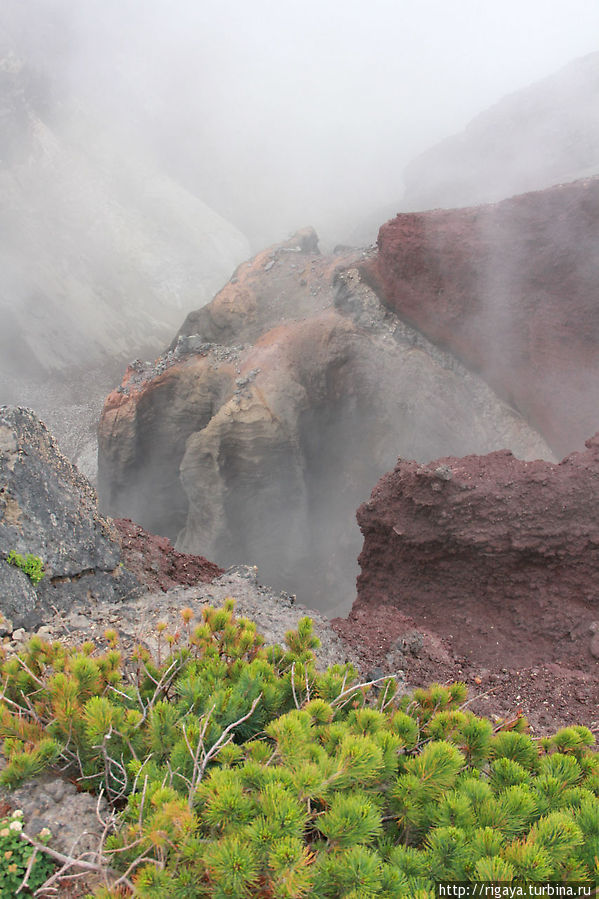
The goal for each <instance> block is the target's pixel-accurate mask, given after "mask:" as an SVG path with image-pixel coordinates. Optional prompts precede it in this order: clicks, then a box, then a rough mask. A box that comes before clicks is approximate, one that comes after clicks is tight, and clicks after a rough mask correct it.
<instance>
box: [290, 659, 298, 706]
mask: <svg viewBox="0 0 599 899" xmlns="http://www.w3.org/2000/svg"><path fill="white" fill-rule="evenodd" d="M291 692H292V693H293V701H294V703H295V707H296V709H299V707H300V704H299V702H298V701H297V694H296V692H295V662H293V664H292V665H291Z"/></svg>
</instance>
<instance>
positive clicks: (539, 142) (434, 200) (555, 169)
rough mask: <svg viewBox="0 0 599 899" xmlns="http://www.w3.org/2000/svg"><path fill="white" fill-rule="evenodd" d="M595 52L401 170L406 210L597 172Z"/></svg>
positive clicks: (480, 199) (492, 197)
mask: <svg viewBox="0 0 599 899" xmlns="http://www.w3.org/2000/svg"><path fill="white" fill-rule="evenodd" d="M598 108H599V53H592V54H590V55H589V56H585V57H583V58H582V59H578V60H575V61H574V62H572V63H570V64H569V65H568V66H566V67H565V68H563V69H562V70H560V71H559V72H556V73H555V74H554V75H551V76H550V77H548V78H545V79H543V80H542V81H539V82H537V83H536V84H533V85H531V86H530V87H528V88H525V89H524V90H520V91H518V92H517V93H514V94H511V95H509V96H507V97H504V99H502V100H501V101H500V102H499V103H497V104H496V105H495V106H493V107H492V108H491V109H488V110H487V111H485V112H483V113H481V115H479V116H477V117H476V118H475V119H473V121H472V122H471V123H470V124H469V125H468V127H467V128H466V130H465V131H463V132H462V133H461V134H457V135H455V136H454V137H450V138H448V139H447V140H444V141H443V142H442V143H440V144H438V145H437V146H435V147H432V148H431V149H430V150H428V151H427V152H426V153H423V154H422V155H421V156H419V157H418V158H417V159H415V160H414V161H413V162H412V163H411V164H410V165H409V166H408V167H407V169H406V171H405V175H404V178H405V184H406V190H405V194H404V197H403V200H402V202H401V208H402V209H405V210H417V209H432V208H436V207H439V206H442V207H445V208H452V207H455V206H474V205H477V204H479V203H489V202H494V201H496V200H501V199H503V198H505V197H511V196H513V195H514V194H520V193H524V192H525V191H530V190H537V189H539V188H542V187H549V186H551V185H552V184H557V183H559V182H564V181H573V180H575V179H577V178H584V177H587V176H589V175H595V174H597V173H599V116H598V115H597V109H598Z"/></svg>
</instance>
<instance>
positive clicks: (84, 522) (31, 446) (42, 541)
mask: <svg viewBox="0 0 599 899" xmlns="http://www.w3.org/2000/svg"><path fill="white" fill-rule="evenodd" d="M11 550H14V551H15V552H16V553H18V554H20V555H22V556H25V557H26V556H27V555H29V554H31V555H33V556H37V557H39V558H41V560H42V563H43V565H44V572H45V574H44V577H43V579H42V580H41V581H40V582H39V583H38V584H37V585H34V584H33V583H32V582H31V581H30V580H29V578H28V577H27V575H25V574H24V573H23V572H22V571H21V570H20V569H19V568H17V567H14V566H13V565H10V564H8V562H7V558H8V556H9V555H10V552H11ZM139 590H140V585H139V583H138V581H137V579H136V578H135V577H134V576H133V575H131V574H130V573H129V572H128V571H126V570H125V568H124V567H123V566H122V565H121V544H120V539H119V535H118V532H117V531H116V529H115V528H114V525H113V524H112V522H110V521H109V520H108V519H105V518H102V517H101V516H100V515H99V514H98V510H97V504H96V494H95V491H94V489H93V488H92V486H91V485H90V484H89V482H88V481H87V480H86V478H84V477H83V476H82V475H81V474H80V473H79V472H78V471H77V469H76V468H75V467H74V466H73V465H72V464H71V462H69V461H68V460H67V459H66V458H65V457H64V456H63V455H62V454H61V453H60V451H59V450H58V448H57V446H56V444H55V442H54V438H53V437H52V436H51V434H50V433H49V431H48V430H47V428H46V427H45V425H44V424H42V422H40V421H39V420H38V419H37V418H36V416H35V415H34V414H33V413H32V412H31V411H29V410H28V409H23V408H21V407H9V406H1V407H0V597H1V603H0V611H1V612H2V614H3V615H4V617H5V618H10V619H11V621H12V622H13V624H15V625H17V626H18V625H23V626H27V625H28V624H29V623H30V622H33V621H39V618H40V615H42V616H43V613H44V611H48V610H51V609H52V607H56V608H65V607H68V606H69V605H70V604H71V603H72V602H73V601H74V600H75V599H79V600H82V601H85V602H88V603H89V602H90V601H94V600H95V599H96V598H98V597H99V596H103V597H106V598H108V597H111V598H113V599H122V598H123V597H125V596H130V595H134V594H135V593H136V592H138V591H139Z"/></svg>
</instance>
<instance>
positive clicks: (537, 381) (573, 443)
mask: <svg viewBox="0 0 599 899" xmlns="http://www.w3.org/2000/svg"><path fill="white" fill-rule="evenodd" d="M361 271H362V274H363V276H365V277H366V279H367V280H368V281H369V282H370V284H371V285H372V286H374V288H375V289H376V290H377V292H378V293H379V295H380V296H381V297H382V298H383V300H384V302H385V303H386V304H387V305H388V306H390V307H391V308H392V309H393V310H394V311H395V312H396V313H397V314H398V315H400V316H401V317H403V318H404V319H406V320H407V321H409V322H410V323H411V324H413V325H415V326H416V327H417V328H418V329H420V330H421V331H422V332H423V333H424V334H426V336H427V337H429V338H430V339H431V340H432V341H433V342H435V343H437V344H440V345H441V346H445V347H447V348H449V349H450V350H451V351H452V352H454V353H456V354H457V355H458V356H459V357H460V358H461V359H462V360H463V361H464V362H465V363H466V365H467V366H468V367H469V368H471V369H474V370H475V371H477V372H479V373H480V374H482V376H483V377H484V378H485V379H486V381H487V382H488V383H489V384H490V385H491V386H492V387H493V388H494V389H495V390H496V391H497V392H498V393H499V394H500V395H501V396H502V397H503V398H504V399H506V400H507V401H508V402H510V403H512V404H513V405H514V406H516V408H517V409H518V410H519V411H520V412H521V413H522V414H523V415H524V417H525V418H526V419H527V420H528V421H529V422H530V423H532V424H533V426H534V427H536V428H537V429H538V430H540V431H541V433H542V434H543V436H544V437H545V439H546V440H547V441H548V442H549V444H550V445H551V446H552V448H553V449H554V451H555V452H556V453H557V454H558V455H560V456H561V455H563V454H564V453H566V452H571V451H572V450H574V449H581V448H582V446H583V442H584V438H585V437H586V436H587V435H588V434H592V433H594V432H595V431H596V430H597V428H598V427H599V293H598V291H599V178H593V179H588V180H584V181H577V182H575V183H573V184H569V185H561V186H558V187H553V188H550V189H548V190H544V191H539V192H537V193H529V194H524V195H522V196H518V197H513V198H512V199H509V200H504V201H503V202H501V203H497V204H495V205H490V206H482V207H477V208H469V209H459V210H455V209H454V210H434V211H432V212H425V213H418V214H413V213H412V214H401V215H398V216H397V217H396V218H395V219H393V220H392V221H390V222H388V223H387V224H386V225H383V227H382V228H381V230H380V232H379V238H378V254H377V255H376V256H375V257H374V258H373V259H372V260H370V261H368V262H366V263H365V265H364V266H363V267H362V270H361Z"/></svg>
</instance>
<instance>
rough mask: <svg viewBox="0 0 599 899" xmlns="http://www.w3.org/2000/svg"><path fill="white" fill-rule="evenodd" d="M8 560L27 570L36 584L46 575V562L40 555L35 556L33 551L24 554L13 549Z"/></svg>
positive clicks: (11, 563)
mask: <svg viewBox="0 0 599 899" xmlns="http://www.w3.org/2000/svg"><path fill="white" fill-rule="evenodd" d="M6 561H7V562H8V563H9V565H14V566H15V567H16V568H20V569H21V571H23V572H25V574H26V575H27V577H28V578H29V580H30V581H31V583H32V584H33V585H34V586H35V585H36V584H39V582H40V581H41V579H42V578H43V577H44V563H43V562H42V560H41V559H40V557H39V556H33V555H32V554H31V553H28V554H27V555H26V556H22V555H21V554H20V553H18V552H15V551H14V549H11V551H10V552H9V554H8V556H7V558H6Z"/></svg>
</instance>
